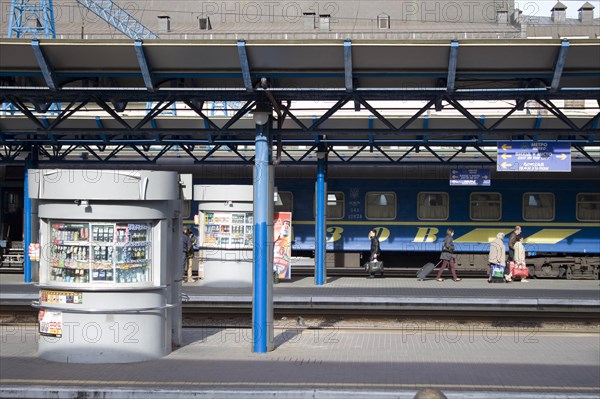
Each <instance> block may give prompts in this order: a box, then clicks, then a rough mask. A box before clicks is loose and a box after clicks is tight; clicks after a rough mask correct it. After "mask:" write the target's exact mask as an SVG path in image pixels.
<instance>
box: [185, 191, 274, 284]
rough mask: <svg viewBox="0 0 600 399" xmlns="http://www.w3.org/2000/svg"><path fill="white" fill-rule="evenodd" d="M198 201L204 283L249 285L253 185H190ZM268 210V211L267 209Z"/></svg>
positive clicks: (251, 259) (250, 274) (250, 275)
mask: <svg viewBox="0 0 600 399" xmlns="http://www.w3.org/2000/svg"><path fill="white" fill-rule="evenodd" d="M194 199H195V200H196V201H198V216H199V217H198V220H199V223H200V225H199V226H198V234H199V240H198V241H199V244H198V245H199V247H200V262H202V264H203V266H204V280H203V284H204V285H211V286H222V287H251V286H252V266H253V252H252V251H253V248H254V242H253V239H254V233H253V230H254V218H253V187H252V186H243V185H213V186H203V185H195V186H194ZM271 213H272V212H271Z"/></svg>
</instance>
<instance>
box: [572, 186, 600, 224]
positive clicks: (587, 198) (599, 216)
mask: <svg viewBox="0 0 600 399" xmlns="http://www.w3.org/2000/svg"><path fill="white" fill-rule="evenodd" d="M577 220H579V221H582V222H598V221H600V194H598V193H579V194H577Z"/></svg>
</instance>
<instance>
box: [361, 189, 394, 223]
mask: <svg viewBox="0 0 600 399" xmlns="http://www.w3.org/2000/svg"><path fill="white" fill-rule="evenodd" d="M366 204H367V206H366V209H365V211H366V217H367V219H387V220H393V219H396V193H377V192H371V193H367V198H366Z"/></svg>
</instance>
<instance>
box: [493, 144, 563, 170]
mask: <svg viewBox="0 0 600 399" xmlns="http://www.w3.org/2000/svg"><path fill="white" fill-rule="evenodd" d="M496 170H497V171H499V172H570V171H571V145H570V144H569V143H556V142H552V141H535V142H534V141H530V142H524V143H523V142H521V143H513V142H510V141H504V142H498V159H497V161H496Z"/></svg>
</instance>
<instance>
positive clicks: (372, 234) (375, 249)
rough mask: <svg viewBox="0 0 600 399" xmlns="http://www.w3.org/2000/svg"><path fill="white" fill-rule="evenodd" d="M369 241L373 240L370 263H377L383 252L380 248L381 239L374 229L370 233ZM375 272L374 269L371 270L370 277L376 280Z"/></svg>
mask: <svg viewBox="0 0 600 399" xmlns="http://www.w3.org/2000/svg"><path fill="white" fill-rule="evenodd" d="M369 239H370V240H371V257H370V258H369V262H377V257H378V256H379V255H380V254H381V250H380V248H379V239H378V238H377V230H376V229H373V230H371V231H369ZM374 277H375V272H374V271H373V268H371V267H370V268H369V277H368V278H374Z"/></svg>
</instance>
